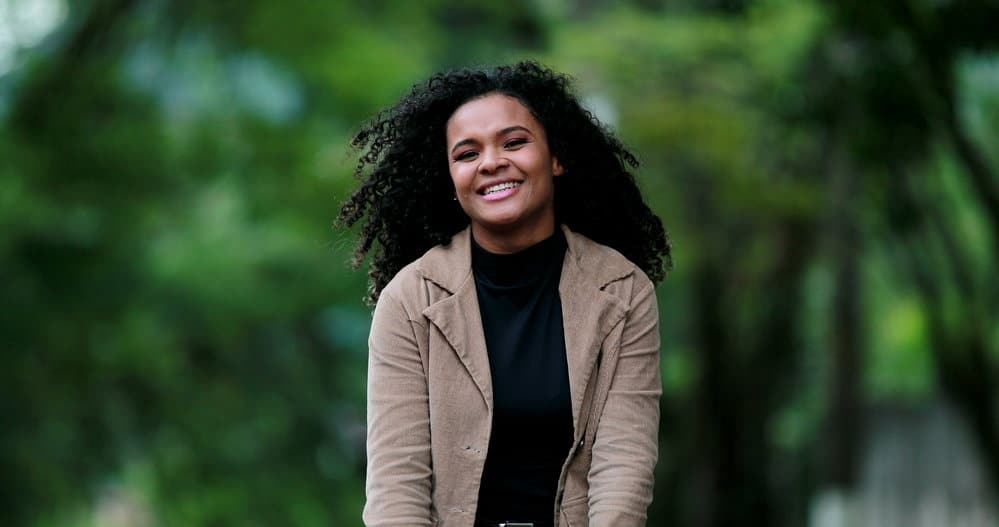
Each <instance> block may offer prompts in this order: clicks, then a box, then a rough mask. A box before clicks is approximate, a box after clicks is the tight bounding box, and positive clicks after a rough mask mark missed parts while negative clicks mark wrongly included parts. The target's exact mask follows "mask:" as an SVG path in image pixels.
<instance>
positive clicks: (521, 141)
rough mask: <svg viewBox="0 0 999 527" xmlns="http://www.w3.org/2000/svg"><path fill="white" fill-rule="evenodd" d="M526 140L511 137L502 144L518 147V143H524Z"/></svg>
mask: <svg viewBox="0 0 999 527" xmlns="http://www.w3.org/2000/svg"><path fill="white" fill-rule="evenodd" d="M526 142H527V139H523V138H517V139H511V140H509V141H507V142H506V144H504V145H503V146H505V147H507V148H515V147H518V146H520V145H522V144H524V143H526Z"/></svg>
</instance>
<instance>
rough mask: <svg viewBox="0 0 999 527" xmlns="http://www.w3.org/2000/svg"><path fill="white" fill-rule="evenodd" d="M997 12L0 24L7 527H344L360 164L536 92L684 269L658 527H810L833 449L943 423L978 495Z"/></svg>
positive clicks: (668, 342) (741, 10) (397, 11)
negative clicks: (495, 72)
mask: <svg viewBox="0 0 999 527" xmlns="http://www.w3.org/2000/svg"><path fill="white" fill-rule="evenodd" d="M986 4H987V3H978V2H959V1H955V2H949V3H947V2H945V3H939V2H923V1H915V0H913V1H910V2H901V3H900V4H899V6H902V7H900V8H898V9H892V8H887V7H881V8H871V9H863V8H862V4H861V3H855V2H838V3H821V2H818V1H816V0H807V1H797V0H795V1H792V0H761V1H755V2H752V1H743V2H740V1H707V0H690V1H686V2H657V1H654V0H653V1H649V0H644V1H633V2H603V1H587V2H575V3H570V2H564V1H561V0H544V1H541V0H538V1H529V0H523V1H517V2H495V1H488V0H476V1H472V2H452V1H450V0H432V1H427V2H386V1H376V2H360V1H334V2H311V1H304V0H296V1H290V2H265V1H257V0H249V1H245V2H239V3H234V2H200V3H198V2H164V1H145V0H117V1H115V0H107V1H102V0H89V1H81V2H72V3H64V2H61V1H60V0H9V1H7V2H2V3H0V230H2V232H3V236H2V237H0V280H2V283H3V286H2V287H0V302H2V306H3V316H2V318H0V337H2V342H3V346H4V350H5V361H4V367H3V368H2V370H0V386H2V387H3V388H2V390H3V391H2V397H0V415H2V416H3V417H2V421H0V467H3V470H2V476H0V524H3V525H25V526H39V527H42V526H45V527H50V526H51V527H55V526H89V525H109V526H110V525H113V526H117V525H140V526H141V525H185V526H211V525H245V526H270V525H303V526H308V525H317V526H318V525H356V524H359V517H360V509H361V506H362V504H363V492H364V490H363V471H364V390H365V361H366V349H365V348H366V346H365V340H366V335H367V326H368V323H369V312H368V308H366V307H365V306H364V305H363V304H362V302H361V298H362V296H363V294H364V290H365V287H366V284H365V275H364V273H363V271H354V270H351V269H350V268H349V265H348V264H349V260H350V255H351V252H352V244H353V241H352V237H351V233H349V232H342V231H331V229H330V226H331V223H332V218H333V217H334V216H335V214H336V209H337V205H338V203H339V201H340V200H342V199H343V198H344V197H345V196H347V195H348V193H349V192H350V191H351V189H352V188H353V187H354V185H355V181H354V180H353V178H352V175H351V173H352V170H353V162H354V160H353V158H352V157H351V152H350V151H349V149H348V148H347V143H348V140H349V137H350V135H351V131H352V130H353V129H356V127H357V126H358V124H359V123H360V122H362V121H363V120H364V119H366V118H368V117H370V116H372V115H374V114H375V113H376V112H377V111H378V110H379V109H380V108H383V107H385V106H387V105H390V104H391V103H392V102H393V101H394V100H395V99H396V98H397V97H399V96H400V95H401V94H402V93H403V92H404V91H405V90H406V89H407V88H408V87H409V86H410V85H411V84H412V83H414V82H418V81H420V80H421V79H423V78H426V77H427V76H429V75H430V74H431V73H432V72H434V71H437V70H440V69H442V68H448V67H455V66H462V65H478V64H485V63H497V62H506V61H512V60H516V59H519V58H525V57H530V58H536V59H539V60H541V61H543V62H545V63H547V64H549V65H551V66H553V67H555V68H556V69H559V70H562V71H566V72H569V73H571V74H573V75H574V76H576V77H577V78H578V90H579V93H580V95H581V97H582V98H583V100H584V102H585V104H587V105H588V106H589V107H590V108H591V109H592V110H593V111H594V112H595V113H596V114H597V115H598V117H600V118H601V119H603V120H604V121H605V122H606V123H608V125H610V126H611V127H612V128H614V129H615V130H616V131H617V132H618V133H619V134H620V136H621V137H622V138H623V139H624V140H625V142H626V143H627V144H629V145H630V146H631V147H633V149H634V151H635V152H636V153H637V154H638V156H639V158H640V159H641V160H642V162H643V166H642V168H641V169H640V171H639V173H638V179H639V181H640V184H641V186H642V187H643V189H644V191H645V192H646V197H647V199H648V201H649V203H650V204H651V206H652V208H653V209H654V210H656V211H657V212H658V213H659V214H660V215H661V216H662V218H663V220H664V223H665V225H666V227H667V229H668V230H669V232H670V234H671V237H672V241H673V247H674V255H675V256H674V259H675V263H676V267H675V270H674V272H673V273H671V274H670V276H669V278H668V279H667V280H666V282H665V283H664V284H662V285H661V286H660V287H659V297H660V303H661V313H662V332H663V337H664V338H663V343H664V349H663V354H664V359H663V375H664V382H665V385H666V397H665V398H664V402H663V409H664V420H663V448H662V459H661V461H660V464H659V467H658V469H657V470H658V473H659V476H658V478H659V479H658V482H657V494H656V500H655V502H654V504H653V510H652V521H651V522H650V523H652V524H660V522H661V523H662V524H670V525H672V524H680V525H725V524H730V523H726V521H725V520H726V514H731V515H732V516H731V517H735V518H738V517H754V518H759V520H758V522H759V524H761V525H764V524H765V525H782V524H787V525H799V524H802V523H803V521H804V515H805V508H806V506H807V501H808V499H809V496H810V495H811V493H813V492H815V491H816V490H817V489H820V488H823V487H824V486H828V485H848V484H849V481H850V478H849V477H847V478H846V479H843V478H840V477H837V476H836V475H835V474H830V471H829V470H827V469H824V468H823V466H824V465H823V463H824V462H825V461H824V460H826V461H829V462H832V463H840V462H842V463H845V465H847V466H849V465H850V464H851V463H852V464H853V465H855V464H856V463H857V459H856V457H852V458H851V457H850V456H849V455H847V457H846V458H841V457H838V456H840V454H838V453H837V452H836V451H835V449H833V451H832V452H830V448H829V437H828V436H827V435H826V434H827V433H828V431H829V430H830V428H829V427H830V426H832V427H833V429H835V430H838V431H839V432H837V433H842V434H845V435H843V436H836V440H837V441H840V442H846V443H850V444H852V443H851V442H854V443H859V444H860V445H861V448H862V440H861V439H860V438H861V437H862V434H861V432H862V431H857V430H853V429H851V428H850V427H848V426H842V427H839V426H838V425H842V424H843V421H842V419H844V417H843V416H844V415H846V416H847V420H849V417H850V416H853V417H855V418H856V419H857V420H860V414H862V413H863V412H864V409H865V408H869V407H871V406H873V405H877V404H879V403H882V402H899V401H901V402H904V403H905V404H915V405H918V404H921V403H923V402H926V401H928V400H932V399H934V398H936V397H939V396H941V394H942V396H943V397H949V398H950V399H951V400H953V401H955V402H956V403H955V404H956V405H957V406H958V407H959V408H960V409H961V410H962V411H963V414H962V415H964V416H965V417H966V418H967V420H968V422H969V428H970V429H972V430H973V431H974V432H975V434H976V437H977V438H978V439H979V441H980V442H979V443H978V444H979V446H980V447H981V448H982V449H983V452H984V454H983V459H984V460H985V461H983V462H984V463H986V464H988V463H990V461H988V458H989V454H988V448H989V447H990V445H991V446H995V445H999V443H995V442H994V441H995V440H997V439H999V432H997V431H996V430H995V425H994V424H993V426H992V430H991V431H990V428H989V424H988V423H989V418H988V416H989V415H992V416H993V418H994V416H995V413H994V401H995V395H996V392H995V389H994V386H995V384H992V383H991V381H992V379H994V378H995V375H996V374H997V373H999V372H997V366H996V365H997V364H999V323H997V320H999V316H997V314H999V310H997V302H999V287H997V280H996V278H995V277H994V272H993V269H994V268H995V265H996V263H997V258H996V257H997V255H999V235H997V233H999V223H997V218H999V216H996V215H995V212H996V211H992V210H991V209H990V206H989V190H988V189H989V187H990V185H991V186H992V187H993V188H994V187H995V186H997V185H999V180H997V179H996V177H995V176H996V170H997V169H996V166H997V163H999V150H997V149H996V148H994V145H997V144H999V53H997V44H999V37H997V35H996V34H994V32H989V30H988V28H983V27H981V26H982V24H980V23H976V21H978V20H983V19H986V20H987V19H989V17H990V16H992V15H995V14H996V13H995V11H996V10H995V9H994V8H991V7H989V6H988V5H986ZM991 19H992V20H995V18H994V16H993V18H991ZM29 22H30V23H29ZM32 24H34V25H32ZM46 24H48V25H47V26H46ZM31 28H35V29H32V31H35V33H31V32H30V31H29V29H31ZM36 34H37V35H40V36H37V37H36V36H33V35H36ZM42 37H44V38H42ZM976 159H978V161H977V164H976ZM975 174H977V175H978V177H977V178H976V177H972V175H975ZM983 174H984V176H982V175H983ZM990 179H991V181H990ZM982 386H984V391H983V389H982ZM962 387H963V388H967V389H963V388H962ZM976 387H977V388H976ZM976 390H977V391H976ZM989 400H991V401H992V402H989ZM851 401H852V402H851ZM844 405H845V406H844ZM840 408H846V410H844V411H846V412H847V413H846V414H843V413H842V412H841V411H840V410H838V409H840ZM994 422H999V420H995V421H994ZM990 434H992V435H991V436H990ZM990 441H993V442H992V443H990ZM996 456H999V453H997V454H995V455H993V456H992V457H993V458H996ZM997 459H999V458H997ZM992 465H993V469H994V470H993V476H994V477H997V478H999V464H997V463H996V462H995V461H994V460H993V461H992ZM835 472H836V471H835V470H833V471H832V473H835ZM788 474H791V475H790V476H789V475H788ZM721 510H724V511H730V512H719V511H721ZM746 515H750V516H746Z"/></svg>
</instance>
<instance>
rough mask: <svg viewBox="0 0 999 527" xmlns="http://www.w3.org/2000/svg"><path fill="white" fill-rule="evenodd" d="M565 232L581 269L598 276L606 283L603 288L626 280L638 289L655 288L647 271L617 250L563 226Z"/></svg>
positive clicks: (599, 279)
mask: <svg viewBox="0 0 999 527" xmlns="http://www.w3.org/2000/svg"><path fill="white" fill-rule="evenodd" d="M563 230H564V231H565V233H566V239H567V240H568V241H569V247H570V250H571V251H572V252H573V254H574V255H575V257H576V258H577V261H578V262H579V265H580V267H582V268H585V269H588V270H590V271H591V272H592V273H594V274H595V275H597V279H598V281H602V282H604V283H603V284H601V287H605V286H606V285H608V284H610V283H613V282H616V281H620V280H624V279H629V280H628V281H630V282H632V283H633V285H634V286H635V287H636V289H645V288H650V287H654V284H653V282H652V280H650V279H649V277H648V276H647V275H646V274H645V271H644V270H642V268H641V267H639V266H638V265H637V264H635V263H634V262H632V261H631V260H629V259H628V258H627V257H625V256H624V255H623V254H621V253H620V252H619V251H618V250H617V249H615V248H613V247H611V246H609V245H605V244H602V243H600V242H597V241H594V240H592V239H590V238H589V237H587V236H586V235H584V234H582V233H578V232H573V231H572V230H570V229H569V228H568V227H567V226H564V225H563Z"/></svg>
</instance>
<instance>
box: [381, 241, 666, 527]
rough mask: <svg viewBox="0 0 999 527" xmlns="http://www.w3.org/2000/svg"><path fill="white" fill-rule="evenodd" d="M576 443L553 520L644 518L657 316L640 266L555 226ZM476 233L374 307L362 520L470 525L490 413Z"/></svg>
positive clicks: (618, 525)
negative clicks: (473, 250) (562, 244)
mask: <svg viewBox="0 0 999 527" xmlns="http://www.w3.org/2000/svg"><path fill="white" fill-rule="evenodd" d="M562 229H563V231H564V233H565V236H566V242H567V245H568V250H567V251H566V256H565V260H564V263H563V268H562V274H561V280H560V283H559V295H560V298H561V302H562V310H563V322H564V331H565V343H566V360H567V363H568V367H569V388H570V392H571V398H572V410H573V415H572V418H573V440H574V443H573V447H572V449H571V450H570V452H569V454H568V456H567V458H566V459H565V461H564V463H563V468H562V474H561V477H560V479H559V487H558V495H557V497H556V501H555V503H553V504H552V506H553V508H552V517H553V521H554V522H555V524H556V525H559V526H569V527H580V526H594V527H603V526H613V527H629V526H635V527H637V526H643V525H645V521H646V510H647V508H648V505H649V503H650V502H651V500H652V485H653V471H654V468H655V463H656V460H657V456H658V441H657V435H658V429H659V398H660V396H661V394H662V386H661V381H660V374H659V318H658V308H657V305H656V298H655V289H654V287H653V284H652V282H651V281H649V279H648V278H647V277H646V276H645V274H644V273H643V272H642V271H641V270H640V269H639V268H638V267H636V266H635V265H634V264H633V263H631V262H629V261H628V260H627V259H626V258H624V257H623V256H621V254H620V253H618V252H617V251H614V250H613V249H611V248H609V247H606V246H603V245H600V244H597V243H595V242H593V241H591V240H589V239H588V238H586V237H585V236H582V235H579V234H576V233H573V232H572V231H570V230H569V229H568V228H567V227H565V226H563V227H562ZM469 243H470V231H469V229H467V228H466V229H465V230H463V231H462V232H460V233H458V234H457V235H455V237H454V238H453V239H452V240H451V243H450V244H448V245H447V246H438V247H435V248H433V249H431V250H430V251H428V252H427V253H426V254H425V255H424V256H423V257H421V258H420V259H418V260H416V261H415V262H413V263H411V264H410V265H408V266H406V267H405V268H403V269H402V270H401V271H400V272H399V273H398V274H397V275H396V277H395V278H393V279H392V281H391V282H389V284H388V285H387V286H386V287H385V289H384V290H383V291H382V293H381V296H380V298H379V301H378V304H377V306H376V307H375V312H374V317H373V320H372V325H371V334H370V337H369V359H368V408H367V416H368V430H367V434H368V435H367V454H368V471H367V480H366V496H367V500H366V503H365V506H364V514H363V519H364V522H365V524H366V525H368V526H369V527H384V526H402V525H406V526H410V525H413V526H415V525H431V526H443V527H467V526H471V525H472V524H473V522H474V518H475V511H476V507H477V497H478V485H479V481H480V478H481V475H482V469H483V466H484V462H485V458H486V449H487V445H488V444H489V436H490V432H491V430H490V428H491V421H492V412H493V401H492V387H491V382H490V375H489V360H488V355H487V353H486V346H485V338H484V336H483V331H482V321H481V319H480V313H479V307H478V303H477V299H476V292H475V283H474V279H473V277H472V273H471V264H470V259H471V258H470V246H469Z"/></svg>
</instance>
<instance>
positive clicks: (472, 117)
mask: <svg viewBox="0 0 999 527" xmlns="http://www.w3.org/2000/svg"><path fill="white" fill-rule="evenodd" d="M510 126H522V127H524V128H526V129H528V130H529V131H531V132H533V133H535V134H543V133H544V129H543V127H542V126H541V124H540V123H539V122H538V121H537V119H535V118H534V115H533V114H532V113H531V111H530V110H528V109H527V107H526V106H524V103H522V102H521V101H520V100H519V99H517V98H516V97H511V96H509V95H505V94H501V93H491V94H488V95H484V96H482V97H477V98H475V99H472V100H470V101H467V102H466V103H464V104H462V105H461V106H459V107H458V109H457V110H455V111H454V113H452V114H451V117H450V118H449V119H448V121H447V136H448V141H449V142H450V141H452V140H454V141H457V140H460V138H459V137H458V136H465V135H483V134H485V135H489V134H493V133H495V132H498V131H500V130H503V129H506V128H509V127H510Z"/></svg>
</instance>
